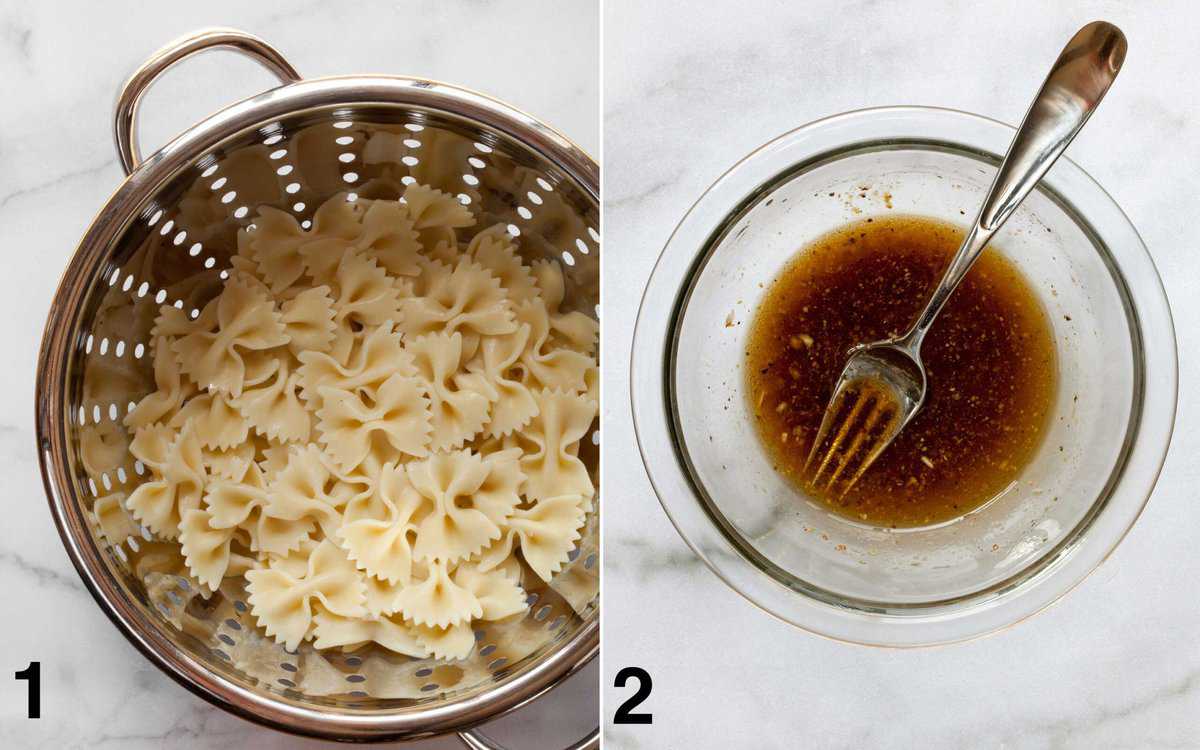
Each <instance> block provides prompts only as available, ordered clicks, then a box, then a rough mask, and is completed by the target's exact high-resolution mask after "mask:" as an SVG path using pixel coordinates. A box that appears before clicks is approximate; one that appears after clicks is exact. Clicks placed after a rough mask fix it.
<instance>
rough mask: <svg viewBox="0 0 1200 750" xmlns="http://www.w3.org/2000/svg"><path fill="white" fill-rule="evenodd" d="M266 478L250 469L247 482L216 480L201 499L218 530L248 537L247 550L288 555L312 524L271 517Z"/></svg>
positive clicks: (255, 469) (252, 468) (296, 547)
mask: <svg viewBox="0 0 1200 750" xmlns="http://www.w3.org/2000/svg"><path fill="white" fill-rule="evenodd" d="M265 485H266V479H265V477H264V476H263V475H262V471H261V470H260V469H258V467H257V466H252V467H251V469H250V471H249V472H248V474H247V477H246V481H242V482H229V481H215V482H213V483H212V484H211V485H210V486H209V489H208V492H207V494H206V495H205V497H204V502H205V507H206V509H207V510H208V512H209V514H210V515H211V517H212V520H211V522H210V523H211V524H212V525H213V526H215V527H217V528H232V527H234V526H236V527H238V528H241V529H244V530H245V531H246V532H247V533H248V534H249V536H250V540H249V547H250V549H251V550H252V551H255V552H265V553H270V554H273V555H287V554H289V553H290V552H293V551H295V550H297V549H300V548H301V546H302V545H303V544H304V542H306V541H307V540H308V539H309V534H310V533H311V531H312V528H313V523H312V521H311V520H309V519H308V518H299V519H285V518H280V517H278V516H275V515H272V514H271V513H270V512H269V511H268V509H267V506H268V505H269V504H270V499H269V497H268V495H267V490H266V486H265Z"/></svg>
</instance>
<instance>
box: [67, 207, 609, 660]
mask: <svg viewBox="0 0 1200 750" xmlns="http://www.w3.org/2000/svg"><path fill="white" fill-rule="evenodd" d="M474 225H475V215H474V214H473V213H472V212H471V210H469V209H468V208H467V207H466V206H464V205H462V204H461V203H459V202H458V201H457V200H456V199H455V198H454V197H452V196H450V195H447V194H446V193H443V192H441V191H438V190H436V189H433V188H430V187H427V186H424V185H420V184H413V185H410V186H408V188H407V189H406V191H405V192H404V197H403V198H401V199H400V200H398V201H394V200H366V199H352V196H347V195H344V194H343V195H338V196H335V197H334V198H332V199H330V200H329V201H328V202H326V203H325V204H324V205H322V206H321V207H320V208H319V209H318V210H317V211H316V212H315V214H314V215H313V218H312V221H311V223H308V222H305V223H304V224H303V225H302V224H301V222H300V221H299V220H297V219H296V218H295V217H294V216H293V215H292V214H290V213H288V212H286V211H281V210H278V209H273V208H266V207H264V208H262V209H260V210H259V212H258V214H257V216H256V217H255V219H254V223H253V224H251V225H250V226H249V227H247V228H245V229H243V230H242V231H241V232H240V234H239V236H238V242H237V247H238V252H237V255H236V256H235V257H234V258H233V260H232V264H231V267H230V268H229V269H227V271H226V272H224V274H223V275H222V277H221V278H222V280H223V285H222V287H221V288H220V289H219V291H218V292H217V293H216V295H215V296H214V297H213V298H212V299H211V300H210V301H208V302H207V303H206V304H204V305H203V306H202V307H201V308H200V309H196V310H193V311H191V312H190V313H189V312H187V311H186V309H179V308H178V307H174V306H163V307H162V308H161V310H160V312H159V314H158V317H157V318H156V319H155V321H154V326H153V329H152V330H153V336H152V346H151V350H152V354H153V366H154V368H153V369H154V384H155V387H156V390H154V391H153V392H151V393H149V394H148V395H146V396H145V397H144V398H142V399H141V401H140V402H139V403H137V404H136V405H134V406H133V407H132V408H131V409H130V411H129V413H128V415H127V416H126V418H125V424H126V426H127V428H128V429H129V432H130V433H131V434H132V436H133V437H132V440H131V442H130V444H129V446H128V450H129V452H130V453H131V454H132V455H133V457H134V458H135V459H136V460H137V462H138V464H139V466H138V471H139V473H142V472H144V473H145V474H146V480H145V481H144V482H143V483H142V484H141V485H140V486H139V487H137V488H136V489H135V490H133V491H132V492H131V493H129V494H128V496H125V495H124V494H113V495H109V496H106V497H105V498H104V502H102V503H101V502H98V503H97V505H96V511H95V512H96V516H97V521H98V523H99V524H100V525H101V527H102V528H103V529H104V533H105V534H106V535H108V536H112V537H122V538H123V537H125V536H129V535H132V534H133V533H134V532H135V531H141V533H143V534H146V533H149V534H152V535H153V536H154V537H157V538H159V539H161V540H170V541H173V542H177V543H178V544H179V546H180V550H181V553H182V556H183V558H184V562H185V563H186V566H187V569H188V571H189V573H190V574H191V576H192V578H194V579H195V581H196V582H198V583H199V584H200V586H201V588H202V590H205V591H215V590H216V589H217V588H219V587H221V586H222V585H223V582H224V581H226V580H227V579H230V578H232V579H235V580H234V583H236V582H237V579H243V580H244V586H245V589H246V591H247V592H248V595H247V601H248V603H249V606H250V611H251V614H252V615H253V616H254V618H255V619H256V621H257V623H258V624H259V625H260V626H261V627H262V629H263V630H264V632H265V633H266V634H267V635H268V636H270V637H271V638H274V639H275V640H276V641H278V642H279V643H281V644H282V645H283V646H284V647H286V648H288V649H295V648H297V647H298V646H299V645H300V644H301V643H302V642H304V641H312V642H313V645H314V646H315V647H316V648H335V647H336V648H340V649H346V650H352V649H357V648H360V647H362V646H364V645H366V644H372V643H373V644H376V645H378V646H379V647H382V648H385V649H389V650H391V651H394V652H396V653H400V654H406V655H409V656H414V657H418V658H426V657H434V658H444V659H459V658H464V657H466V656H467V655H468V654H470V652H471V650H472V649H473V648H474V646H475V638H474V635H473V623H475V622H477V621H488V620H502V619H505V618H509V617H513V616H516V615H520V614H522V613H524V612H525V611H526V609H527V607H528V605H527V603H526V599H527V597H526V594H525V590H524V588H523V586H522V580H523V578H524V577H526V576H537V577H540V578H542V579H544V580H546V581H549V580H550V579H551V577H553V576H554V575H555V574H556V573H557V572H558V571H559V570H561V568H562V566H563V564H564V563H565V562H566V561H567V560H568V557H569V555H570V553H571V550H572V549H574V547H575V545H576V543H577V542H578V540H579V538H580V534H581V529H582V528H583V526H584V524H585V521H586V518H587V514H588V513H589V512H590V510H591V508H592V505H593V495H594V493H595V488H594V486H593V483H592V478H591V476H590V475H589V473H588V470H587V468H586V467H585V466H584V464H583V462H582V461H581V460H580V459H579V457H578V453H579V444H580V441H581V440H582V439H583V438H584V436H585V435H586V434H587V433H588V431H589V430H590V428H591V426H592V423H593V421H594V420H595V418H596V415H597V409H598V404H597V377H596V373H597V370H596V337H597V326H596V322H595V320H593V319H592V318H591V317H589V316H588V315H586V314H584V313H581V312H577V311H570V310H564V309H563V299H564V296H565V282H564V278H563V272H562V268H561V267H560V266H559V265H558V262H557V261H553V260H540V261H536V262H533V263H530V262H528V261H527V260H526V259H525V258H524V257H523V256H522V254H521V252H520V247H519V245H518V243H517V241H516V239H515V238H514V237H513V236H512V235H511V234H510V233H509V231H508V230H507V229H506V227H505V226H503V225H497V226H493V227H488V228H484V229H482V230H480V231H474V230H475V229H477V227H475V226H474ZM93 442H94V443H95V445H94V447H92V448H90V449H89V450H90V453H89V455H94V456H95V462H97V463H98V464H100V463H104V462H105V461H107V460H108V454H109V453H113V452H114V451H115V450H116V449H118V448H119V449H121V450H122V451H123V450H124V445H123V444H120V445H115V447H110V446H109V444H108V443H107V442H105V439H104V436H103V435H99V434H98V435H97V436H95V439H94V440H93ZM139 525H140V526H141V527H142V529H141V530H139V529H138V526H139Z"/></svg>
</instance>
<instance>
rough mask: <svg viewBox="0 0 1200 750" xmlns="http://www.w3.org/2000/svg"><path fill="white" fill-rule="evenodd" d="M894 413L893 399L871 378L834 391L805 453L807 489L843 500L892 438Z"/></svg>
mask: <svg viewBox="0 0 1200 750" xmlns="http://www.w3.org/2000/svg"><path fill="white" fill-rule="evenodd" d="M899 415H900V409H899V404H898V402H897V400H896V396H895V395H894V394H893V393H892V392H891V390H890V389H889V388H887V386H886V385H883V384H882V383H879V382H878V381H876V380H875V379H873V378H864V379H861V380H853V381H850V382H847V383H844V384H843V385H842V386H841V387H839V388H838V390H837V392H835V393H834V395H833V399H832V400H831V402H830V405H829V407H828V408H827V409H826V410H825V416H824V417H823V418H822V420H821V427H820V429H819V430H818V431H817V437H816V439H815V440H813V443H812V448H810V449H809V453H808V459H807V460H806V461H805V464H804V472H803V473H804V475H805V476H806V477H807V479H806V481H807V483H808V485H809V486H810V487H811V488H812V489H813V490H814V491H815V492H818V493H823V494H826V495H827V496H830V497H836V499H838V500H840V499H842V498H843V497H845V495H846V493H847V492H849V491H850V489H851V488H852V487H853V486H854V485H855V483H856V482H858V480H859V477H861V476H862V475H863V472H865V471H866V470H867V468H868V467H870V465H871V464H872V463H873V462H874V461H875V459H876V458H878V456H879V454H880V453H882V452H883V450H884V448H886V447H887V446H888V444H889V443H890V442H891V440H892V438H893V437H894V436H895V434H896V432H897V431H898V428H899ZM818 458H819V463H817V464H816V469H815V471H813V472H812V474H811V475H809V468H810V467H812V466H813V464H814V461H817V460H818ZM839 480H840V481H841V483H842V484H841V487H840V489H839V488H838V487H837V484H838V482H839ZM835 490H836V495H835Z"/></svg>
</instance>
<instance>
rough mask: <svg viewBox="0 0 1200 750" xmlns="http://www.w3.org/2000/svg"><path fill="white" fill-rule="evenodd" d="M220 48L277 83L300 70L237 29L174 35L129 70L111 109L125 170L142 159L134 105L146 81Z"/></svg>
mask: <svg viewBox="0 0 1200 750" xmlns="http://www.w3.org/2000/svg"><path fill="white" fill-rule="evenodd" d="M217 48H224V49H228V50H232V51H234V52H237V53H240V54H242V55H245V56H246V57H249V58H250V59H251V60H254V61H255V62H257V63H258V64H259V65H262V66H263V67H264V68H266V69H267V70H269V71H270V72H271V73H273V74H275V77H276V78H278V79H279V82H280V83H283V84H287V83H295V82H296V81H299V80H300V74H299V73H297V72H296V69H295V68H293V67H292V64H291V63H289V62H288V61H287V60H285V59H284V57H283V55H281V54H279V51H278V50H276V49H275V48H274V47H272V46H271V45H269V44H267V43H266V42H264V41H263V40H261V39H259V38H258V37H256V36H254V35H253V34H247V33H246V32H244V31H238V30H237V29H203V30H201V31H196V32H193V33H191V34H188V35H187V36H184V37H181V38H179V39H176V40H175V41H173V42H171V43H170V44H168V45H167V46H165V47H163V48H162V49H160V50H159V51H158V52H155V53H154V54H153V55H152V56H151V57H150V59H148V60H146V62H144V63H142V65H141V66H140V67H139V68H138V69H137V70H135V71H134V72H133V75H131V76H130V77H129V80H128V81H126V82H125V85H124V86H122V87H121V92H120V93H119V94H118V95H117V105H116V110H115V112H114V113H113V136H114V137H115V139H116V143H117V155H118V156H119V157H120V158H121V167H122V168H123V169H124V170H125V174H127V175H128V174H132V173H133V170H135V169H137V167H138V165H139V164H141V162H142V154H141V149H140V148H138V138H137V129H138V119H137V117H138V105H139V104H140V103H141V100H142V95H143V94H145V93H146V90H147V89H149V88H150V85H151V84H152V83H154V81H155V80H156V79H157V78H158V77H159V76H160V75H162V74H163V73H165V72H166V71H167V69H168V68H170V67H171V66H172V65H174V64H175V63H177V62H180V61H182V60H183V59H185V58H188V57H191V56H192V55H195V54H197V53H199V52H204V51H205V50H209V49H217Z"/></svg>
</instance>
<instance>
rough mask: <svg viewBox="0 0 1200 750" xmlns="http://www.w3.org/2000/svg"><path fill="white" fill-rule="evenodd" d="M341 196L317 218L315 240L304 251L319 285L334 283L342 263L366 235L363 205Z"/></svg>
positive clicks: (307, 265) (325, 205)
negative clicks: (356, 241)
mask: <svg viewBox="0 0 1200 750" xmlns="http://www.w3.org/2000/svg"><path fill="white" fill-rule="evenodd" d="M346 198H347V195H346V193H339V194H338V195H335V196H334V197H332V198H330V199H329V200H327V201H325V202H324V203H322V204H321V207H320V208H318V209H317V212H316V213H315V214H314V215H313V226H312V232H311V236H312V239H311V240H310V241H309V242H306V243H305V244H304V245H303V246H302V247H301V248H300V255H301V257H302V258H303V259H304V267H305V269H306V270H307V271H308V274H309V276H311V277H312V278H313V279H315V280H316V282H317V283H318V284H332V283H333V281H334V274H335V272H336V271H337V268H338V264H340V263H341V262H342V257H343V256H344V255H345V254H346V253H347V252H348V251H349V250H351V248H352V242H353V240H355V239H356V238H357V237H358V236H359V235H360V234H362V223H361V222H362V206H361V205H359V203H358V202H355V201H348V200H346Z"/></svg>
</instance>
